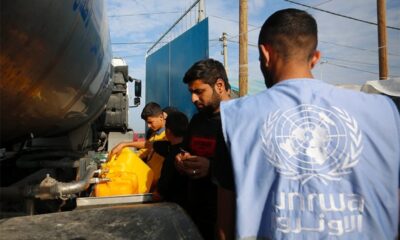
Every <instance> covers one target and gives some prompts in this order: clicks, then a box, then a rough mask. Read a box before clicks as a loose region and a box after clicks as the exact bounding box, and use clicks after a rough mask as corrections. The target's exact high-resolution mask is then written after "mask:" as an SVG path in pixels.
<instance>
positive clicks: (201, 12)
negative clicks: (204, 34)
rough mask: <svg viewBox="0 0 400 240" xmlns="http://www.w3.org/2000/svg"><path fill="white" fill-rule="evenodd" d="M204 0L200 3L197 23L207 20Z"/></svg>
mask: <svg viewBox="0 0 400 240" xmlns="http://www.w3.org/2000/svg"><path fill="white" fill-rule="evenodd" d="M204 6H205V5H204V0H200V1H199V14H198V18H197V22H198V23H199V22H201V21H203V20H204V19H205V18H206V11H205V7H204Z"/></svg>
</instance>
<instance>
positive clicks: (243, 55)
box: [239, 0, 248, 97]
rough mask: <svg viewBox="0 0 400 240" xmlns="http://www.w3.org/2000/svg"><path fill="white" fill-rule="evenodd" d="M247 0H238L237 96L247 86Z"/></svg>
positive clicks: (242, 93)
mask: <svg viewBox="0 0 400 240" xmlns="http://www.w3.org/2000/svg"><path fill="white" fill-rule="evenodd" d="M247 9H248V7H247V0H240V6H239V96H240V97H242V96H245V95H246V94H247V88H248V86H247V85H248V55H247Z"/></svg>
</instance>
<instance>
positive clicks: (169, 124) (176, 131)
mask: <svg viewBox="0 0 400 240" xmlns="http://www.w3.org/2000/svg"><path fill="white" fill-rule="evenodd" d="M188 125H189V120H188V118H187V117H186V115H185V114H184V113H183V112H179V111H176V112H171V113H170V114H168V117H167V120H166V122H165V128H167V129H169V130H170V131H171V132H172V134H173V135H174V136H175V137H183V136H185V134H186V131H187V129H188Z"/></svg>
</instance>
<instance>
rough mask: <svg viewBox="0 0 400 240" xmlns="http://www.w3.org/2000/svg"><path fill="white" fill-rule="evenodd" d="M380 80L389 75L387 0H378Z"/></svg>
mask: <svg viewBox="0 0 400 240" xmlns="http://www.w3.org/2000/svg"><path fill="white" fill-rule="evenodd" d="M377 11H378V12H377V15H378V46H379V80H386V79H387V78H388V75H389V70H388V59H387V39H386V36H387V34H386V0H377Z"/></svg>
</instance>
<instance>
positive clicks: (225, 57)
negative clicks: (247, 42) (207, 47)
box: [219, 32, 228, 75]
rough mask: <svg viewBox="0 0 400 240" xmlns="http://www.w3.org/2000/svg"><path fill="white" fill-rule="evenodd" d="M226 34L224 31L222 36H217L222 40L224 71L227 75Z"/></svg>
mask: <svg viewBox="0 0 400 240" xmlns="http://www.w3.org/2000/svg"><path fill="white" fill-rule="evenodd" d="M226 36H227V34H226V33H225V32H223V33H222V37H220V38H219V40H220V41H222V47H223V50H222V55H224V67H225V71H226V75H228V39H227V37H226Z"/></svg>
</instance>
